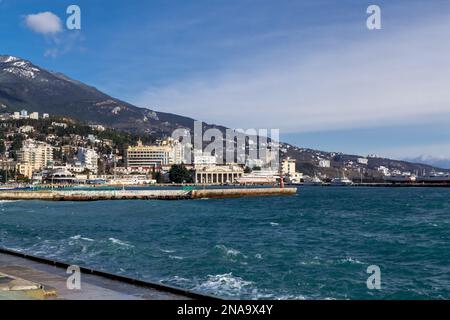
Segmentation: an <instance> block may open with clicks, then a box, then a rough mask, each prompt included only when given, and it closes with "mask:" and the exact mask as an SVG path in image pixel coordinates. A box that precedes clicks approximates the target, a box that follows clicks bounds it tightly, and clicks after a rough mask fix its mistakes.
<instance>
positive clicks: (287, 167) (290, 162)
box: [281, 158, 296, 176]
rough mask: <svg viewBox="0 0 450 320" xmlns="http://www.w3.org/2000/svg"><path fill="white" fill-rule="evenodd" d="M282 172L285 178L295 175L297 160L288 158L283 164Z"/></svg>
mask: <svg viewBox="0 0 450 320" xmlns="http://www.w3.org/2000/svg"><path fill="white" fill-rule="evenodd" d="M281 172H282V173H283V176H292V175H294V174H295V172H296V171H295V159H291V158H287V159H283V161H282V162H281Z"/></svg>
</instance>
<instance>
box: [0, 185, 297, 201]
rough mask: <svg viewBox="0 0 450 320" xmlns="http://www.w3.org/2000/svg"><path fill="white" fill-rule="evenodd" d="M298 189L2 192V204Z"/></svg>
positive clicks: (272, 193) (235, 195)
mask: <svg viewBox="0 0 450 320" xmlns="http://www.w3.org/2000/svg"><path fill="white" fill-rule="evenodd" d="M296 192H297V189H296V188H284V189H280V188H252V189H204V190H95V191H81V190H56V191H48V190H45V191H1V192H0V200H47V201H96V200H183V199H201V198H238V197H261V196H281V195H292V194H295V193H296Z"/></svg>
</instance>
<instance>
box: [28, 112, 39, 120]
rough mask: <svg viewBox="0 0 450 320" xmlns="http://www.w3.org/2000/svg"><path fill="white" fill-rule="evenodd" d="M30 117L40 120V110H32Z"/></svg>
mask: <svg viewBox="0 0 450 320" xmlns="http://www.w3.org/2000/svg"><path fill="white" fill-rule="evenodd" d="M30 119H33V120H38V119H39V112H32V113H30Z"/></svg>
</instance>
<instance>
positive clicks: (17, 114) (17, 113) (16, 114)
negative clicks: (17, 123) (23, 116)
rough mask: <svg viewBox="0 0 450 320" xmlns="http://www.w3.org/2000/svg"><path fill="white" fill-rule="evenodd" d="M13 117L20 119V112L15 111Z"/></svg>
mask: <svg viewBox="0 0 450 320" xmlns="http://www.w3.org/2000/svg"><path fill="white" fill-rule="evenodd" d="M12 118H13V119H14V120H18V119H20V112H17V111H16V112H14V113H13V114H12Z"/></svg>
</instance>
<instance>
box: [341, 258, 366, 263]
mask: <svg viewBox="0 0 450 320" xmlns="http://www.w3.org/2000/svg"><path fill="white" fill-rule="evenodd" d="M341 262H342V263H354V264H363V262H361V261H359V260H357V259H353V258H352V257H347V258H345V259H342V260H341Z"/></svg>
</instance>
